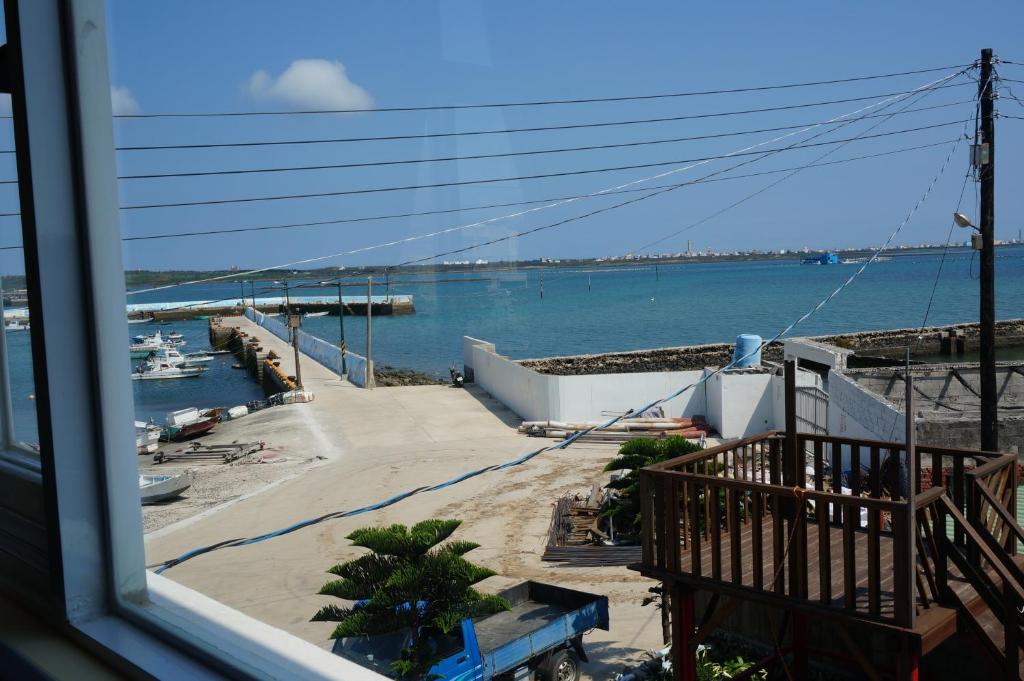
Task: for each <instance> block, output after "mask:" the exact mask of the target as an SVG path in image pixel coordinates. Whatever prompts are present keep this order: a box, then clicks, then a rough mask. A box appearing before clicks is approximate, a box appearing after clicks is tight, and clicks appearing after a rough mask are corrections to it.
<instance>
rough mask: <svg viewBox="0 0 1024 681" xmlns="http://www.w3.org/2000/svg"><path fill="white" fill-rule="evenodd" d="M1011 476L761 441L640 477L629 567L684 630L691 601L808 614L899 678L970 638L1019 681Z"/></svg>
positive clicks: (861, 451)
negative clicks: (960, 636)
mask: <svg viewBox="0 0 1024 681" xmlns="http://www.w3.org/2000/svg"><path fill="white" fill-rule="evenodd" d="M922 461H925V462H928V463H930V464H931V465H930V469H931V470H930V472H929V473H925V471H924V469H923V466H922ZM908 471H910V472H912V475H909V476H908V475H907V472H908ZM1016 475H1017V457H1016V456H1015V455H1013V454H999V453H994V452H976V451H968V450H955V449H948V448H937V447H932V446H922V445H915V446H914V447H913V451H912V452H908V451H907V448H906V447H905V446H904V445H902V444H901V443H896V442H877V441H866V440H857V439H852V438H843V437H833V436H824V435H815V434H806V433H797V434H796V435H795V436H793V437H786V435H785V434H784V433H776V432H770V433H763V434H760V435H757V436H754V437H751V438H747V439H744V440H739V441H734V442H730V443H727V444H724V445H721V446H719V447H716V448H712V449H709V450H703V451H701V452H695V453H693V454H689V455H686V456H683V457H680V458H678V459H673V460H671V461H666V462H662V463H658V464H655V465H653V466H650V467H647V468H645V469H643V470H642V471H641V474H640V497H641V499H640V501H641V515H642V519H643V522H642V530H643V552H642V559H641V562H640V564H639V565H636V566H635V568H636V569H637V570H639V571H640V572H641V573H643V574H645V575H647V576H649V577H652V578H655V579H658V580H660V581H662V582H664V583H665V584H667V585H671V586H672V587H673V589H675V590H677V591H678V597H679V598H682V599H684V602H685V603H686V605H685V606H683V609H684V610H686V613H688V614H684V613H683V612H682V611H680V612H679V613H677V614H678V615H679V616H680V617H683V618H684V620H687V619H691V617H692V614H693V613H692V609H693V605H692V603H693V600H692V597H687V596H686V594H687V593H693V592H696V591H706V592H712V593H715V594H720V595H723V596H728V597H731V598H736V599H739V600H740V601H744V600H747V601H752V602H758V603H762V604H764V605H768V606H772V607H779V608H783V609H785V610H787V611H790V612H792V613H802V614H801V615H800V617H805V616H807V615H810V614H812V613H813V616H821V617H826V618H829V619H832V620H834V621H836V622H837V623H838V624H840V625H844V626H845V625H846V624H852V625H856V626H858V627H873V628H876V629H877V630H880V631H884V632H887V633H888V634H891V635H892V637H893V638H892V640H894V641H902V643H896V644H894V645H897V646H898V647H900V648H899V649H900V650H902V653H901V654H900V657H899V664H900V665H902V666H903V667H904V668H909V666H912V667H914V668H916V665H917V664H918V662H919V657H914V656H915V655H917V656H920V655H923V654H927V653H928V652H929V651H930V650H932V649H934V647H935V646H937V645H938V644H939V643H941V642H942V641H943V640H945V639H947V638H949V637H950V636H953V635H954V634H956V633H958V632H962V631H965V630H966V629H971V630H973V632H974V633H975V634H977V635H978V636H980V637H981V638H982V639H983V642H984V644H985V645H986V646H988V649H989V651H990V652H991V653H992V656H993V659H994V660H996V661H997V662H998V664H999V665H1000V666H1001V667H1004V668H1005V669H1006V670H1007V673H1008V674H1010V676H1011V677H1012V678H1017V667H1018V662H1019V659H1020V657H1019V656H1018V654H1017V651H1018V647H1020V646H1019V643H1020V642H1021V641H1024V616H1022V615H1020V614H1019V613H1018V609H1017V607H1018V606H1020V605H1022V604H1024V561H1022V560H1021V557H1020V556H1019V555H1018V554H1017V546H1018V544H1021V543H1024V529H1022V528H1021V527H1020V526H1019V525H1018V524H1017V522H1016V520H1015V518H1014V517H1013V514H1012V513H1011V512H1010V511H1009V510H1008V509H1013V508H1015V506H1016V487H1017V485H1016ZM926 476H927V478H926ZM911 483H912V486H913V488H915V489H909V490H908V487H910V486H911ZM927 484H930V485H931V488H930V489H929V488H928V487H927ZM847 485H849V487H847ZM922 488H924V489H923V490H922ZM673 598H676V597H675V596H674V597H673ZM673 607H675V606H673ZM1021 612H1024V611H1021ZM794 617H796V614H794ZM691 621H692V620H691ZM794 621H795V620H794ZM794 626H796V625H795V624H794ZM801 626H804V625H801ZM965 628H966V629H965ZM685 629H686V627H685V626H684V630H685ZM794 631H796V630H794ZM674 635H675V633H674ZM682 635H683V637H684V638H683V639H680V644H682V641H683V640H688V639H686V637H689V636H690V635H691V634H689V633H686V631H684V632H683V634H682ZM793 636H794V637H795V638H794V640H795V641H797V643H794V646H795V648H797V649H801V648H803V649H805V643H804V641H805V637H804V636H803V635H802V634H801V635H798V634H797V633H794V634H793ZM684 652H685V651H684ZM684 657H685V654H684ZM678 662H679V663H680V664H681V665H683V667H686V668H689V667H691V666H692V659H691V660H689V661H687V660H685V659H682V658H681V659H680V660H678ZM908 665H909V666H908ZM683 667H681V668H683ZM1011 670H1012V671H1011Z"/></svg>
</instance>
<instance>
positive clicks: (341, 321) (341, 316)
mask: <svg viewBox="0 0 1024 681" xmlns="http://www.w3.org/2000/svg"><path fill="white" fill-rule="evenodd" d="M331 283H332V282H329V281H321V282H320V285H321V286H329V285H330V284H331ZM337 284H338V331H339V333H340V334H341V342H340V344H339V347H340V348H341V373H342V375H343V376H344V375H348V367H347V366H346V365H345V353H346V352H348V351H347V350H346V349H345V303H344V302H343V301H342V299H341V279H339V280H338V281H337Z"/></svg>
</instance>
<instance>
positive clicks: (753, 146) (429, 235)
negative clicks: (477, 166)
mask: <svg viewBox="0 0 1024 681" xmlns="http://www.w3.org/2000/svg"><path fill="white" fill-rule="evenodd" d="M964 73H965V71H964V70H961V71H958V72H956V73H951V74H949V75H947V76H943V77H942V78H937V79H935V80H933V81H931V82H928V83H925V84H924V85H921V86H920V87H918V88H916V89H915V90H914V91H913V93H920V92H924V91H928V90H934V89H935V88H936V87H939V86H940V84H941V83H945V82H948V81H950V80H953V79H955V78H958V77H960V76H961V75H963V74H964ZM900 97H903V95H899V96H894V97H888V98H886V99H883V100H880V101H877V102H874V103H873V104H869V105H866V106H862V107H860V108H859V109H855V110H854V111H850V112H847V113H844V114H840V115H838V116H836V117H835V118H833V119H832V121H830V123H835V122H839V121H842V120H843V119H847V118H850V117H851V116H857V115H865V113H864V112H866V111H870V110H871V109H875V108H878V107H880V106H884V107H888V106H891V105H892V104H893V103H895V102H896V101H899V99H900ZM852 120H856V119H852ZM816 127H821V126H819V125H814V126H809V127H807V128H806V129H803V130H797V131H793V132H788V133H786V134H784V135H778V136H776V137H774V138H772V139H767V140H763V141H761V142H758V143H755V144H751V145H748V146H746V147H743V148H741V149H738V150H736V151H735V152H732V153H733V154H740V153H743V152H746V151H749V150H751V149H756V148H758V147H762V146H765V145H768V144H774V143H776V142H779V141H781V140H784V139H786V138H788V137H793V136H795V135H799V134H802V133H804V132H808V131H810V130H812V129H814V128H816ZM770 153H771V152H770V151H769V152H765V155H766V156H767V155H770ZM705 163H708V161H701V162H698V163H694V164H692V165H685V166H679V167H677V168H672V169H670V170H666V171H663V172H660V173H656V174H654V175H650V176H647V177H641V178H637V179H635V180H630V181H628V182H624V183H622V184H619V185H616V186H612V187H606V188H604V189H601V190H597V191H595V192H592V195H594V196H597V195H600V194H605V193H608V192H612V191H617V190H620V189H625V188H627V187H630V186H633V185H638V184H643V183H647V182H651V181H654V180H659V179H661V178H663V177H668V176H669V175H674V174H677V173H681V172H685V171H687V170H691V169H693V168H696V167H697V166H700V165H704V164H705ZM575 200H579V199H567V200H564V201H555V202H552V203H546V204H543V205H540V206H535V207H533V208H529V209H526V210H521V211H516V212H513V213H508V214H506V215H500V216H495V217H492V218H487V219H486V220H479V221H477V222H474V223H469V224H465V225H456V226H454V227H448V228H445V229H440V230H435V231H433V232H428V233H426V234H417V235H414V236H409V237H405V238H402V239H395V240H392V241H388V242H384V243H378V244H374V245H371V246H364V247H360V248H356V249H352V250H348V251H341V252H338V253H328V254H326V255H317V256H313V257H309V258H302V259H300V260H295V261H291V262H287V263H283V264H279V265H273V266H270V267H262V268H257V269H253V270H248V271H246V272H238V273H232V274H225V275H217V276H213V277H205V278H203V279H195V280H192V281H186V282H181V283H178V284H172V285H167V286H158V287H152V288H148V289H143V290H140V291H134V292H132V294H139V293H147V292H150V291H158V290H164V289H168V288H176V287H178V286H189V285H192V284H204V283H209V282H213V281H222V280H226V279H234V278H237V277H244V276H250V275H253V274H259V273H260V272H267V271H270V270H274V269H280V268H284V267H294V266H296V265H306V264H309V263H311V262H320V261H323V260H330V259H333V258H338V257H341V256H344V255H355V254H357V253H363V252H366V251H371V250H376V249H379V248H388V247H390V246H395V245H399V244H405V243H411V242H413V241H418V240H422V239H431V238H435V237H438V236H441V235H443V234H448V233H451V232H455V231H461V230H464V229H470V228H473V227H479V226H482V225H486V224H492V223H495V222H499V221H501V220H508V219H512V218H516V217H521V216H523V215H527V214H529V213H534V212H538V211H542V210H547V209H550V208H555V207H557V206H561V205H565V204H567V203H570V202H571V201H575ZM130 295H131V294H130Z"/></svg>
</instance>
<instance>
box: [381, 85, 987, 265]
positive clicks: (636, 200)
mask: <svg viewBox="0 0 1024 681" xmlns="http://www.w3.org/2000/svg"><path fill="white" fill-rule="evenodd" d="M887 106H891V103H890V104H889V105H887ZM859 120H860V119H859V118H855V119H852V120H849V121H845V122H844V123H843V125H850V124H852V123H856V122H859ZM882 122H884V121H882ZM961 122H962V123H963V124H964V126H965V128H966V124H967V123H968V122H970V119H967V120H966V121H961ZM829 132H833V131H832V130H825V131H822V132H820V133H817V135H815V137H820V136H821V135H825V134H828V133H829ZM865 132H866V131H865ZM861 134H862V135H863V134H864V133H861ZM865 137H870V135H865ZM811 139H814V137H812V138H811ZM856 139H857V138H856V137H854V138H851V139H850V140H846V141H853V140H856ZM956 144H959V138H958V139H957V142H956ZM795 146H796V143H794V145H791V146H790V147H788V148H794V147H795ZM802 146H806V145H802ZM788 148H787V147H783V148H780V149H772V150H769V151H767V152H763V153H764V154H765V155H764V156H762V157H761V158H754V159H748V160H746V161H742V162H740V163H737V164H736V165H733V166H730V167H729V168H723V169H720V170H717V171H715V172H713V173H710V174H709V175H707V176H705V177H704V178H700V179H706V178H707V177H712V176H715V175H720V174H722V173H726V172H729V171H730V170H734V169H736V168H739V167H741V166H744V165H748V164H750V163H755V162H757V161H760V160H762V159H763V158H767V156H769V155H773V154H777V153H780V152H782V151H786V150H787V149H788ZM737 155H738V154H737ZM944 167H945V166H943V168H944ZM700 179H698V180H695V181H694V182H691V183H690V184H693V183H696V182H699V181H700ZM683 186H685V185H683ZM677 188H678V187H670V188H666V189H660V190H657V191H652V192H650V193H648V194H645V195H643V196H639V197H637V198H634V199H628V200H626V201H622V202H619V203H616V204H613V205H611V206H605V207H603V208H598V209H596V210H592V211H590V212H588V213H584V214H582V215H576V216H573V217H570V218H566V219H564V220H559V221H557V222H553V223H549V224H546V225H541V226H539V227H533V228H531V229H526V230H523V231H520V232H516V233H513V234H509V235H506V236H502V237H497V238H494V239H490V240H488V241H484V242H479V243H476V244H471V245H469V246H463V247H461V248H456V249H452V250H448V251H444V252H442V253H437V254H434V255H430V256H426V257H422V258H415V259H412V260H407V261H405V262H402V263H399V264H398V265H396V266H397V267H402V266H405V265H412V264H416V263H420V262H425V261H427V260H433V259H435V258H440V257H443V256H446V255H455V254H457V253H464V252H466V251H471V250H475V249H477V248H481V247H483V246H490V245H493V244H496V243H500V242H502V241H508V240H510V239H518V238H520V237H523V236H528V235H530V234H535V233H537V232H541V231H546V230H549V229H554V228H556V227H561V226H563V225H566V224H568V223H570V222H576V221H578V220H583V219H586V218H589V217H592V216H594V215H598V214H600V213H606V212H609V211H612V210H615V209H618V208H623V207H625V206H628V205H631V204H634V203H639V202H641V201H646V200H647V199H651V198H654V197H656V196H660V195H662V194H666V193H668V192H670V191H674V190H675V189H677ZM929 191H930V188H929Z"/></svg>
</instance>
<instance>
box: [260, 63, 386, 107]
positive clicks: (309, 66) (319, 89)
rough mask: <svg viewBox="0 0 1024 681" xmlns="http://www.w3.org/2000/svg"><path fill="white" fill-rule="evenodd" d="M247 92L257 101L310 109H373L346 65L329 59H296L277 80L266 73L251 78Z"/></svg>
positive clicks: (261, 71)
mask: <svg viewBox="0 0 1024 681" xmlns="http://www.w3.org/2000/svg"><path fill="white" fill-rule="evenodd" d="M245 90H246V92H247V93H248V94H249V96H250V97H252V98H254V99H267V100H277V101H281V102H285V103H287V104H291V105H293V106H297V107H305V108H310V109H351V110H357V111H365V110H368V109H372V108H373V97H372V96H371V95H370V93H369V92H367V91H366V90H364V89H363V88H361V87H360V86H358V85H356V84H355V83H353V82H352V81H351V80H349V78H348V74H347V73H346V72H345V65H344V64H342V63H341V62H339V61H328V60H326V59H296V60H295V61H293V62H292V63H291V64H289V65H288V68H287V69H285V70H284V72H283V73H282V74H281V75H280V76H277V77H276V78H274V77H272V76H271V75H270V74H269V73H267V72H266V71H263V70H260V71H256V72H255V73H253V74H252V76H250V77H249V80H248V82H247V83H246V86H245Z"/></svg>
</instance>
